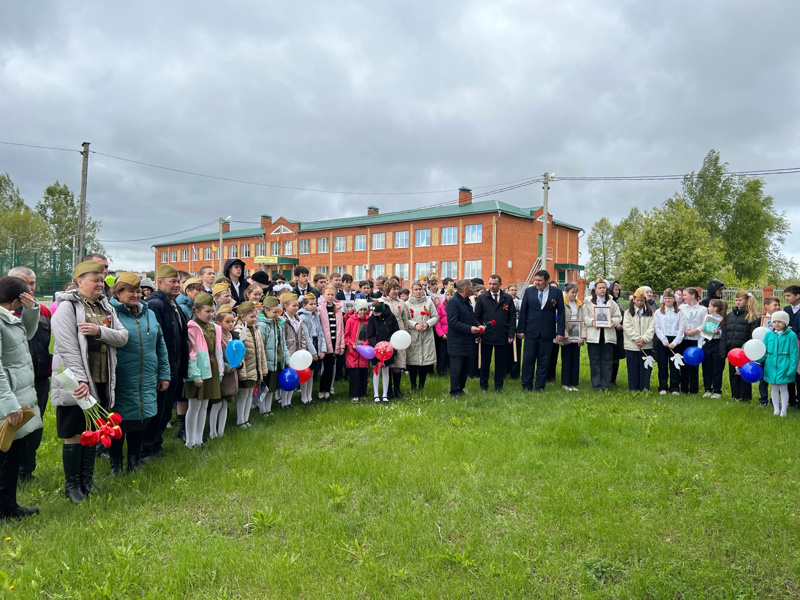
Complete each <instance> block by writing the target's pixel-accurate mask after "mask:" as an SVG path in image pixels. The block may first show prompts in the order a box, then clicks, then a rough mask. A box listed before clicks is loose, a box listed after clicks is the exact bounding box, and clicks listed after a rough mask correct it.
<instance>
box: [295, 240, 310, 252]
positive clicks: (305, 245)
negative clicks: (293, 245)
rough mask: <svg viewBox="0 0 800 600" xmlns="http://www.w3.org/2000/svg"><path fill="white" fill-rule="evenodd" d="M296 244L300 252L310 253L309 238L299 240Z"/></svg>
mask: <svg viewBox="0 0 800 600" xmlns="http://www.w3.org/2000/svg"><path fill="white" fill-rule="evenodd" d="M297 244H298V247H299V249H300V254H311V240H300V241H299V242H297Z"/></svg>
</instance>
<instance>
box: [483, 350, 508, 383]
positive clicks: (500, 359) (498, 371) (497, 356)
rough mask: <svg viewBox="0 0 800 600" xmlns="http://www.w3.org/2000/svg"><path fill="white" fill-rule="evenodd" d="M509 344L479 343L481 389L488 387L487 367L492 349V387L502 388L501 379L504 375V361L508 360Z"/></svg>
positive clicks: (490, 361) (488, 366)
mask: <svg viewBox="0 0 800 600" xmlns="http://www.w3.org/2000/svg"><path fill="white" fill-rule="evenodd" d="M508 348H509V345H508V344H507V343H506V344H503V345H501V346H492V345H490V344H481V389H482V390H488V389H489V369H490V368H491V366H492V351H494V389H496V390H502V389H503V380H504V379H505V377H506V371H507V369H508V367H507V366H506V361H507V360H508Z"/></svg>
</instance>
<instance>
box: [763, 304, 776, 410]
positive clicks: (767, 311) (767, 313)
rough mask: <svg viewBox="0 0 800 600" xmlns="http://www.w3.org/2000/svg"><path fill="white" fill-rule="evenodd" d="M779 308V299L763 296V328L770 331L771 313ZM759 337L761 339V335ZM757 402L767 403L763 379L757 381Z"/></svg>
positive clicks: (767, 389)
mask: <svg viewBox="0 0 800 600" xmlns="http://www.w3.org/2000/svg"><path fill="white" fill-rule="evenodd" d="M780 309H781V301H780V300H778V299H777V298H776V297H775V296H768V297H767V298H764V319H766V321H765V322H764V325H763V327H764V328H765V329H767V330H769V331H772V314H773V313H776V312H778V311H779V310H780ZM762 321H763V320H762ZM765 333H766V332H765ZM760 339H762V341H763V337H762V338H760ZM758 403H759V404H760V405H761V406H766V405H767V404H769V384H768V383H767V382H766V381H765V380H764V379H762V380H761V381H759V382H758Z"/></svg>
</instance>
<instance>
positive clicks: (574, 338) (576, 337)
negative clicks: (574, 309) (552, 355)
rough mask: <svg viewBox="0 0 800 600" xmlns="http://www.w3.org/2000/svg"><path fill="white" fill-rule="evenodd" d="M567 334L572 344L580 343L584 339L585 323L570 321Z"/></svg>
mask: <svg viewBox="0 0 800 600" xmlns="http://www.w3.org/2000/svg"><path fill="white" fill-rule="evenodd" d="M565 333H566V334H567V339H568V340H569V341H570V342H580V341H581V340H582V339H583V321H582V320H581V319H569V320H568V321H567V327H566V331H565Z"/></svg>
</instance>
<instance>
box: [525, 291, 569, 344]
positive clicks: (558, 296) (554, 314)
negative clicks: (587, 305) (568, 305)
mask: <svg viewBox="0 0 800 600" xmlns="http://www.w3.org/2000/svg"><path fill="white" fill-rule="evenodd" d="M564 320H565V316H564V294H562V293H561V290H560V289H558V288H557V287H554V286H549V288H548V296H547V301H546V302H545V306H544V308H542V307H541V306H540V305H539V289H538V288H537V287H536V286H533V285H532V286H530V287H529V288H528V289H526V290H525V294H524V295H523V296H522V304H520V307H519V321H518V323H517V333H524V334H525V339H529V338H542V339H545V340H552V339H553V338H555V337H556V336H557V335H564V325H565V323H564Z"/></svg>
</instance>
